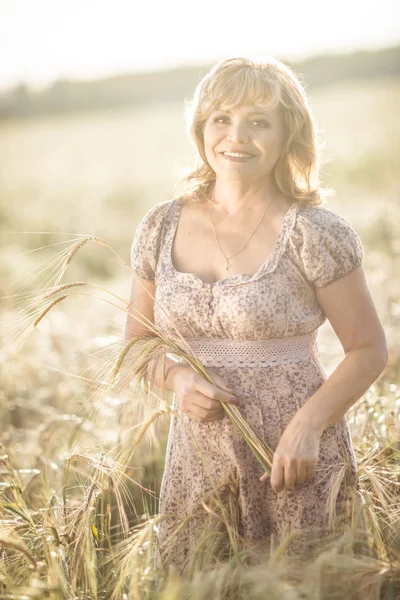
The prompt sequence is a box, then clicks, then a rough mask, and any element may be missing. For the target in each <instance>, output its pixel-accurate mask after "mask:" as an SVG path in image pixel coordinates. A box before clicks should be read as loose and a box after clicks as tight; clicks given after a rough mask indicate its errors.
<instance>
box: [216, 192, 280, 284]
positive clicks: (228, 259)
mask: <svg viewBox="0 0 400 600" xmlns="http://www.w3.org/2000/svg"><path fill="white" fill-rule="evenodd" d="M271 203H272V198H271V200H270V201H269V203H268V206H267V208H266V209H265V210H264V212H263V215H262V217H261V219H260V221H259V223H258V225H257V227H256V228H255V230H254V231H253V233H252V234H251V236H250V238H249V240H248V241H247V243H246V244H245V246H243V248H241V249H240V250H239V251H238V252H235V254H232V256H228V257H227V256H225V254H224V251H223V250H222V248H221V244H220V243H219V239H218V236H217V232H216V229H215V224H214V221H213V218H212V208H210V217H211V223H212V226H213V229H214V234H215V239H216V240H217V244H218V246H219V249H220V250H221V253H222V255H223V257H224V258H225V273H228V269H229V268H230V266H231V264H230V262H229V261H230V259H231V258H233V257H234V256H236V255H237V254H240V252H243V250H244V249H245V248H247V246H248V245H249V243H250V240H251V238H252V237H253V235H254V234H255V233H256V231H257V230H258V228H259V227H260V225H261V221H262V220H263V218H264V216H265V213H266V212H267V210H268V209H269V207H270V206H271Z"/></svg>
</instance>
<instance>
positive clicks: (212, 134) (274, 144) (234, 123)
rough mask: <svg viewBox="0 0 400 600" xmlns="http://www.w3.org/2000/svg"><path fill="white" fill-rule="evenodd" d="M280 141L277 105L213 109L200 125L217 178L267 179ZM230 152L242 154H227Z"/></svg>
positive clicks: (281, 140) (280, 120)
mask: <svg viewBox="0 0 400 600" xmlns="http://www.w3.org/2000/svg"><path fill="white" fill-rule="evenodd" d="M283 143H284V132H283V124H282V118H281V116H280V113H279V109H278V108H274V109H266V108H262V107H260V106H255V105H242V106H237V107H234V108H232V109H230V110H229V111H226V110H215V111H214V112H212V113H211V115H210V116H209V118H208V119H207V121H206V123H205V126H204V148H205V154H206V158H207V161H208V163H209V165H210V166H211V168H212V169H213V170H214V171H215V173H216V176H217V178H218V176H223V177H228V178H229V179H236V180H237V179H242V180H260V179H263V178H267V179H268V178H269V177H270V175H271V171H272V169H273V167H274V166H275V164H276V163H277V161H278V159H279V156H280V154H281V151H282V147H283ZM232 153H234V154H238V153H239V154H244V156H229V154H232Z"/></svg>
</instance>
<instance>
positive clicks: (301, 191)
mask: <svg viewBox="0 0 400 600" xmlns="http://www.w3.org/2000/svg"><path fill="white" fill-rule="evenodd" d="M242 104H255V105H261V106H263V107H266V108H270V109H273V108H275V107H279V110H280V114H281V117H282V122H283V126H284V135H285V141H284V147H283V152H282V153H281V156H280V158H279V160H278V162H277V163H276V165H275V166H274V168H273V171H272V181H273V183H274V184H275V186H276V188H277V189H278V190H279V191H280V192H281V193H282V194H283V195H284V196H285V197H286V198H289V199H290V200H291V201H295V202H298V203H299V204H303V205H310V204H313V205H318V204H322V202H323V200H322V196H323V195H330V193H331V190H329V189H322V188H321V186H320V185H319V175H318V172H319V165H320V162H321V158H320V150H321V149H322V144H318V143H317V129H316V123H315V120H314V118H313V115H312V112H311V108H310V106H309V103H308V99H307V96H306V93H305V90H304V87H303V85H302V84H301V82H300V80H299V78H298V77H297V76H296V75H295V73H294V72H293V71H292V70H291V69H290V68H289V67H287V66H286V65H285V64H284V63H282V62H281V61H279V60H278V59H276V58H274V57H267V58H264V59H262V60H261V59H256V60H253V59H250V58H247V57H240V58H228V59H225V60H222V61H220V62H218V63H217V64H215V65H214V66H213V67H212V69H211V70H210V71H209V72H208V74H207V75H206V76H205V77H203V78H202V79H201V81H200V82H199V84H198V85H197V87H196V89H195V92H194V95H193V98H192V99H190V100H186V101H185V122H186V124H185V130H186V133H187V134H188V135H189V138H191V139H192V140H193V141H194V143H195V145H196V147H197V150H198V154H199V158H200V164H199V165H198V166H197V167H196V168H195V169H194V170H193V169H186V171H184V173H183V175H181V177H180V179H179V180H178V182H177V184H176V189H178V188H180V189H183V194H182V195H190V196H192V197H193V199H194V200H197V201H205V200H206V199H207V194H208V192H209V191H210V189H211V186H212V185H213V183H214V182H215V180H216V174H215V171H214V170H213V169H212V168H211V166H210V165H209V163H208V162H207V158H206V155H205V150H204V136H203V129H204V125H205V123H206V121H207V119H208V118H209V116H210V115H211V113H212V112H213V111H214V110H217V109H220V108H223V109H224V110H229V109H231V108H233V107H235V106H240V105H242Z"/></svg>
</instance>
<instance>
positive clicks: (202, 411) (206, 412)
mask: <svg viewBox="0 0 400 600" xmlns="http://www.w3.org/2000/svg"><path fill="white" fill-rule="evenodd" d="M192 412H194V413H196V415H197V416H198V417H199V418H200V419H210V418H211V419H213V418H214V417H218V416H219V415H222V414H223V413H224V409H223V408H220V407H219V408H217V409H207V408H204V406H199V405H198V404H193V405H192Z"/></svg>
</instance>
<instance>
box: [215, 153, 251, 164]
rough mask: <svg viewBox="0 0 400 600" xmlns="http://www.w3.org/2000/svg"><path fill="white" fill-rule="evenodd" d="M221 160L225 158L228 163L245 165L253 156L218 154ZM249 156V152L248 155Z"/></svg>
mask: <svg viewBox="0 0 400 600" xmlns="http://www.w3.org/2000/svg"><path fill="white" fill-rule="evenodd" d="M220 154H221V156H222V158H225V160H229V161H230V162H236V163H246V162H249V161H250V160H251V159H252V158H254V154H251V155H250V156H246V157H243V156H227V155H226V154H224V153H223V152H221V153H220ZM248 154H250V152H249V153H248Z"/></svg>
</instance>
